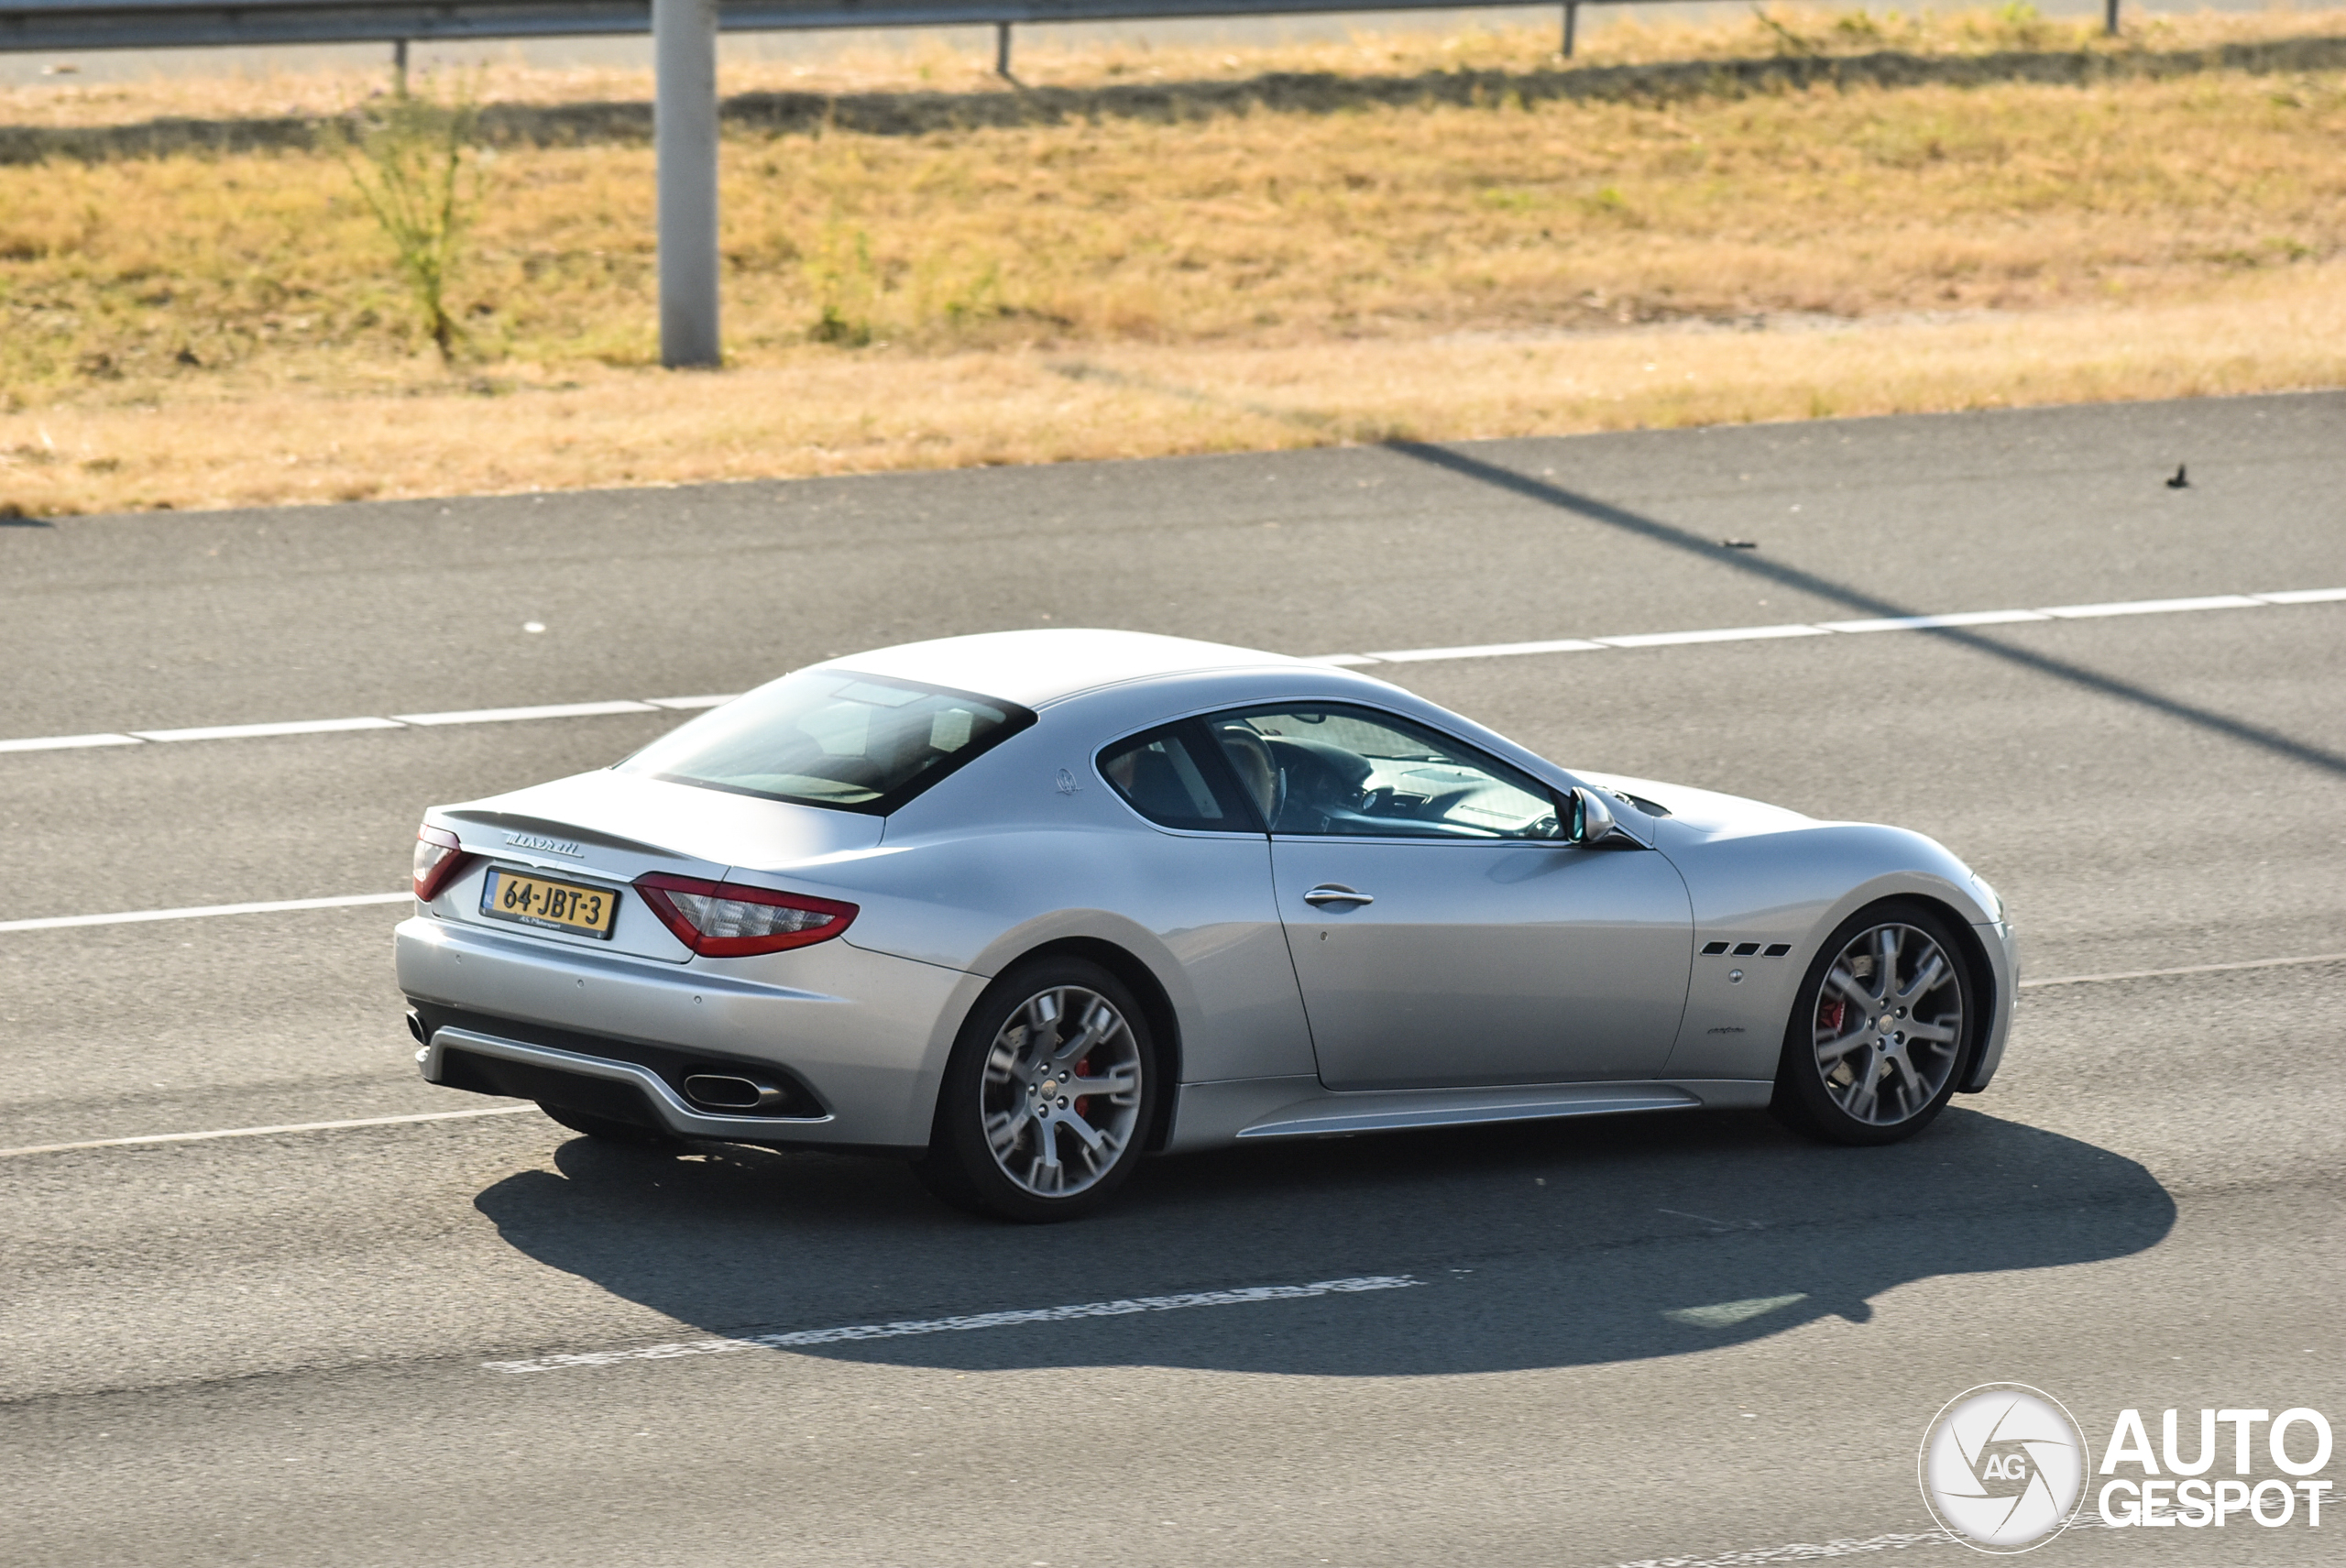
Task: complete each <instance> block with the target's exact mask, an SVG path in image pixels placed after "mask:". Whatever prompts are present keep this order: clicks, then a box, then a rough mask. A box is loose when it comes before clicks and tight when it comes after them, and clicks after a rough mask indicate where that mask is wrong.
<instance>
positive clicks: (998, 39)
mask: <svg viewBox="0 0 2346 1568" xmlns="http://www.w3.org/2000/svg"><path fill="white" fill-rule="evenodd" d="M993 73H994V74H995V75H996V76H999V77H1001V78H1002V79H1003V81H1004V82H1015V81H1016V80H1018V79H1017V78H1016V77H1014V76H1013V75H1011V74H1010V24H1009V23H1008V22H996V23H995V24H994V25H993Z"/></svg>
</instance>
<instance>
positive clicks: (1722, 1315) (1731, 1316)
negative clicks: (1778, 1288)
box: [1662, 1290, 1808, 1329]
mask: <svg viewBox="0 0 2346 1568" xmlns="http://www.w3.org/2000/svg"><path fill="white" fill-rule="evenodd" d="M1807 1299H1808V1292H1807V1291H1805V1290H1795V1291H1793V1292H1792V1294H1791V1295H1789V1296H1755V1297H1752V1298H1751V1299H1749V1300H1745V1301H1714V1302H1712V1303H1711V1304H1710V1305H1708V1306H1706V1307H1673V1308H1672V1309H1670V1310H1668V1311H1665V1312H1664V1313H1662V1316H1663V1317H1665V1318H1667V1319H1669V1320H1670V1321H1672V1322H1673V1323H1684V1324H1685V1325H1686V1326H1687V1327H1688V1328H1690V1329H1731V1328H1733V1327H1735V1326H1736V1325H1737V1324H1738V1323H1748V1322H1749V1321H1751V1320H1752V1319H1754V1318H1764V1317H1766V1316H1767V1315H1768V1314H1769V1313H1770V1312H1780V1311H1781V1310H1784V1309H1785V1308H1786V1307H1792V1306H1797V1305H1799V1304H1800V1303H1801V1302H1803V1301H1805V1300H1807Z"/></svg>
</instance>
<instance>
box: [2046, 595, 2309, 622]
mask: <svg viewBox="0 0 2346 1568" xmlns="http://www.w3.org/2000/svg"><path fill="white" fill-rule="evenodd" d="M2270 602H2271V601H2270V600H2268V599H2263V598H2251V597H2250V596H2249V595H2247V594H2210V595H2209V596H2208V597H2207V598H2196V599H2128V600H2126V601H2124V602H2123V603H2121V604H2062V605H2051V606H2048V607H2046V609H2045V614H2047V615H2051V616H2058V617H2059V618H2060V619H2061V620H2088V619H2090V618H2093V617H2096V616H2104V615H2177V614H2181V613H2183V612H2185V611H2187V610H2195V609H2255V608H2256V607H2257V606H2258V605H2261V604H2268V603H2270Z"/></svg>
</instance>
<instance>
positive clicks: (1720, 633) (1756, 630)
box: [1595, 624, 1833, 648]
mask: <svg viewBox="0 0 2346 1568" xmlns="http://www.w3.org/2000/svg"><path fill="white" fill-rule="evenodd" d="M1832 635H1833V634H1832V633H1831V632H1830V631H1827V630H1825V628H1823V627H1822V626H1809V625H1805V624H1803V625H1798V626H1722V627H1717V628H1716V629H1714V630H1709V631H1639V632H1634V633H1632V634H1631V635H1629V636H1627V637H1599V638H1596V639H1595V641H1598V642H1602V643H1604V644H1605V646H1606V647H1607V648H1672V647H1675V646H1677V645H1678V644H1680V643H1683V642H1750V641H1762V640H1765V639H1767V638H1771V637H1830V636H1832Z"/></svg>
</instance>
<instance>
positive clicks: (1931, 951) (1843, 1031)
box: [398, 630, 2017, 1221]
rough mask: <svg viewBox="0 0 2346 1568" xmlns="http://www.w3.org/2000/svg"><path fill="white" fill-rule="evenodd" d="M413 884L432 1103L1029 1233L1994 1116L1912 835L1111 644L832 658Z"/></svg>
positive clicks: (1950, 908) (1977, 945) (1357, 693)
mask: <svg viewBox="0 0 2346 1568" xmlns="http://www.w3.org/2000/svg"><path fill="white" fill-rule="evenodd" d="M415 897H416V910H415V914H414V916H412V917H411V918H410V919H408V920H405V921H403V922H402V923H401V924H400V927H399V932H398V964H399V980H400V988H401V989H402V990H403V991H404V992H406V994H407V996H408V998H409V1001H410V1003H411V1009H412V1010H411V1014H410V1015H409V1020H408V1022H409V1026H410V1028H411V1031H412V1032H413V1033H414V1035H415V1036H416V1039H417V1041H418V1043H419V1044H420V1045H421V1046H422V1049H421V1050H420V1051H419V1052H418V1053H417V1057H418V1060H419V1061H420V1062H421V1063H422V1069H423V1074H424V1076H425V1077H426V1078H427V1079H429V1080H432V1081H433V1082H434V1083H439V1084H444V1085H445V1086H447V1087H449V1088H451V1089H461V1090H469V1091H474V1092H476V1093H481V1094H492V1095H508V1096H518V1097H521V1098H523V1099H528V1100H533V1101H536V1102H538V1103H539V1105H541V1106H542V1107H543V1109H544V1111H545V1113H546V1114H548V1115H549V1116H552V1117H553V1118H554V1120H555V1121H557V1122H560V1123H562V1124H564V1125H565V1126H567V1127H571V1128H574V1129H576V1130H577V1131H578V1132H581V1133H585V1134H587V1135H593V1136H596V1137H603V1138H611V1139H618V1140H623V1141H628V1142H634V1143H645V1144H674V1143H675V1142H677V1141H678V1140H683V1139H692V1138H700V1139H718V1140H724V1141H729V1142H735V1143H748V1144H758V1145H765V1146H773V1147H818V1148H830V1149H848V1150H860V1151H865V1152H870V1153H875V1154H892V1155H896V1156H899V1157H908V1158H911V1159H913V1160H914V1161H915V1164H916V1168H917V1169H918V1170H919V1172H920V1174H921V1177H922V1179H924V1180H925V1181H926V1183H927V1184H928V1186H929V1187H930V1188H931V1189H932V1190H934V1191H936V1192H937V1194H938V1195H939V1196H941V1197H943V1198H945V1199H946V1200H948V1201H951V1202H954V1203H957V1204H959V1205H961V1206H963V1207H965V1208H969V1209H971V1210H975V1211H979V1212H988V1213H992V1214H996V1215H1000V1216H1003V1217H1006V1218H1010V1219H1015V1220H1030V1221H1031V1220H1052V1219H1059V1218H1065V1217H1069V1216H1072V1215H1075V1214H1079V1213H1082V1212H1086V1211H1088V1210H1091V1209H1092V1208H1094V1207H1095V1206H1097V1205H1098V1204H1100V1203H1101V1202H1102V1201H1104V1200H1106V1199H1107V1198H1108V1197H1109V1195H1110V1194H1111V1193H1112V1192H1113V1191H1114V1190H1115V1189H1116V1188H1117V1186H1118V1185H1119V1184H1120V1183H1121V1182H1123V1181H1124V1179H1125V1178H1126V1177H1128V1176H1129V1175H1130V1174H1131V1172H1132V1169H1133V1167H1134V1165H1135V1162H1136V1161H1137V1160H1138V1159H1139V1158H1140V1157H1142V1156H1143V1155H1144V1154H1146V1153H1148V1152H1150V1151H1155V1150H1189V1149H1200V1148H1208V1147H1211V1146H1217V1145H1224V1144H1229V1143H1232V1142H1234V1141H1242V1140H1247V1139H1257V1138H1303V1137H1322V1136H1329V1135H1343V1134H1353V1133H1361V1132H1369V1131H1378V1130H1385V1129H1396V1128H1409V1127H1430V1126H1454V1125H1459V1124H1471V1123H1489V1122H1511V1121H1522V1120H1529V1119H1537V1118H1553V1117H1564V1116H1584V1115H1595V1114H1601V1113H1612V1112H1626V1111H1644V1112H1653V1111H1676V1110H1694V1109H1698V1108H1702V1107H1758V1106H1770V1107H1772V1108H1773V1109H1774V1110H1775V1111H1776V1113H1778V1114H1779V1115H1780V1116H1781V1117H1782V1118H1783V1119H1784V1120H1785V1121H1787V1122H1789V1123H1791V1124H1792V1125H1794V1126H1796V1127H1798V1128H1800V1129H1801V1130H1803V1131H1804V1132H1806V1133H1809V1134H1811V1135H1815V1136H1818V1137H1822V1138H1826V1139H1831V1140H1835V1141H1837V1142H1842V1143H1849V1144H1880V1143H1887V1142H1889V1141H1891V1140H1892V1139H1896V1138H1902V1137H1904V1136H1906V1135H1909V1134H1912V1133H1913V1132H1915V1131H1917V1130H1918V1129H1920V1128H1921V1127H1923V1126H1924V1124H1927V1123H1928V1122H1929V1121H1930V1120H1931V1119H1932V1118H1933V1117H1934V1116H1935V1115H1936V1114H1937V1113H1938V1112H1939V1111H1940V1109H1941V1108H1942V1107H1943V1106H1944V1105H1946V1102H1947V1099H1948V1097H1949V1096H1951V1095H1953V1094H1955V1093H1957V1091H1962V1092H1977V1091H1979V1090H1981V1089H1983V1088H1985V1087H1986V1086H1987V1083H1988V1080H1989V1077H1990V1074H1992V1073H1993V1072H1994V1071H1995V1070H1996V1063H1997V1059H1998V1058H1999V1057H2000V1056H2001V1054H2002V1051H2003V1045H2004V1038H2005V1034H2006V1030H2007V1026H2008V1024H2009V1021H2010V1018H2011V1015H2012V995H2013V984H2014V980H2015V975H2016V969H2017V959H2016V955H2015V950H2014V946H2013V939H2012V927H2011V926H2010V924H2009V922H2008V921H2007V919H2006V916H2005V914H2004V910H2003V907H2002V905H2001V902H2000V901H1999V900H1998V899H1997V896H1996V894H1995V893H1994V891H1993V890H1991V889H1990V887H1989V886H1988V884H1987V883H1985V882H1983V881H1981V880H1980V879H1979V877H1978V876H1977V875H1975V874H1973V872H1971V871H1970V870H1969V868H1968V867H1967V866H1965V865H1964V863H1963V862H1962V861H1959V860H1957V858H1956V857H1955V856H1954V855H1952V854H1950V853H1948V852H1947V851H1946V850H1945V849H1943V848H1941V847H1940V846H1939V845H1938V844H1936V843H1935V842H1933V841H1932V840H1931V839H1926V838H1924V837H1923V836H1921V835H1920V834H1916V833H1911V832H1907V831H1905V830H1903V829H1902V828H1883V827H1875V826H1870V825H1868V824H1864V823H1854V822H1822V821H1817V820H1814V819H1813V818H1810V817H1803V816H1800V815H1798V814H1797V813H1794V812H1791V811H1786V810H1781V809H1780V808H1778V807H1775V806H1762V805H1759V804H1758V803H1757V802H1754V801H1749V800H1743V799H1739V798H1737V797H1735V796H1732V795H1717V794H1714V793H1711V792H1709V791H1706V790H1698V789H1686V788H1681V787H1679V786H1677V785H1674V784H1656V783H1650V782H1647V781H1644V780H1639V779H1628V778H1618V777H1614V776H1610V775H1606V774H1603V773H1583V772H1580V771H1578V770H1576V769H1566V768H1562V767H1559V766H1557V765H1556V764H1555V763H1553V762H1548V761H1546V760H1545V759H1544V758H1541V757H1538V756H1535V755H1534V754H1532V753H1531V752H1529V751H1526V750H1524V749H1523V748H1522V747H1520V746H1518V745H1515V744H1514V743H1512V742H1511V741H1509V740H1506V739H1505V738H1504V737H1502V736H1499V735H1496V734H1494V733H1493V732H1491V731H1490V730H1488V729H1484V728H1483V727H1482V726H1480V725H1478V724H1475V723H1474V722H1473V721H1472V720H1469V719H1465V718H1460V717H1459V716H1458V715H1456V714H1454V713H1451V712H1449V711H1447V710H1445V709H1443V708H1442V707H1436V706H1435V705H1434V704H1432V703H1431V702H1428V701H1426V700H1424V699H1423V698H1421V697H1418V696H1412V695H1411V694H1409V692H1406V691H1403V690H1401V689H1400V688H1398V687H1397V686H1393V685H1387V684H1386V683H1384V682H1382V681H1378V680H1376V679H1373V678H1371V677H1370V676H1367V675H1365V674H1359V673H1356V672H1354V671H1352V670H1347V669H1342V668H1337V667H1333V666H1331V665H1327V664H1321V663H1310V662H1307V661H1304V660H1299V659H1290V658H1286V657H1282V656H1280V655H1277V654H1271V653H1260V652H1252V651H1249V650H1246V649H1243V648H1229V647H1222V646H1219V645H1216V644H1212V643H1206V642H1195V641H1182V640H1179V639H1176V638H1168V637H1156V636H1146V635H1140V634H1136V633H1129V632H1117V631H1078V630H1047V631H1017V632H1003V633H997V634H992V635H987V636H977V637H956V638H948V639H945V640H943V641H932V642H918V643H913V644H909V645H907V646H904V647H898V648H888V649H882V650H880V651H878V652H870V653H860V654H856V655H854V656H853V657H850V658H845V659H838V660H833V661H831V662H829V663H822V664H817V665H814V666H812V667H810V668H807V669H804V670H800V671H797V672H796V673H795V674H789V675H785V676H784V677H783V678H782V679H780V680H777V681H774V682H773V683H772V684H770V685H764V686H762V687H760V688H759V689H757V690H756V691H753V692H751V693H750V694H749V695H747V696H742V697H740V698H737V699H735V700H733V701H731V702H729V703H727V704H726V705H725V706H723V707H718V708H715V709H712V710H711V711H709V712H707V713H706V714H703V715H702V716H700V717H699V718H695V719H693V720H692V721H691V722H690V723H687V724H685V725H684V726H682V727H681V728H679V729H675V730H674V731H673V732H671V733H670V734H668V735H666V736H665V737H663V738H662V739H661V740H655V741H653V742H652V744H651V745H649V746H647V747H645V748H644V749H643V750H642V751H638V752H636V753H635V754H634V755H633V756H631V757H629V758H628V759H626V760H625V761H624V762H619V763H618V764H617V765H615V766H613V767H609V768H606V769H603V770H601V771H599V772H596V773H581V774H579V775H577V776H576V777H574V778H565V779H558V780H555V781H554V782H553V783H551V784H539V785H536V786H534V787H532V788H529V789H523V790H518V791H515V792H513V793H511V794H509V795H496V796H492V797H490V798H488V799H485V800H477V801H473V802H470V803H468V804H466V805H461V806H435V807H433V808H432V809H431V810H430V811H428V812H426V813H425V814H424V818H423V825H422V828H421V830H420V831H419V833H418V835H417V843H416V852H415Z"/></svg>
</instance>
